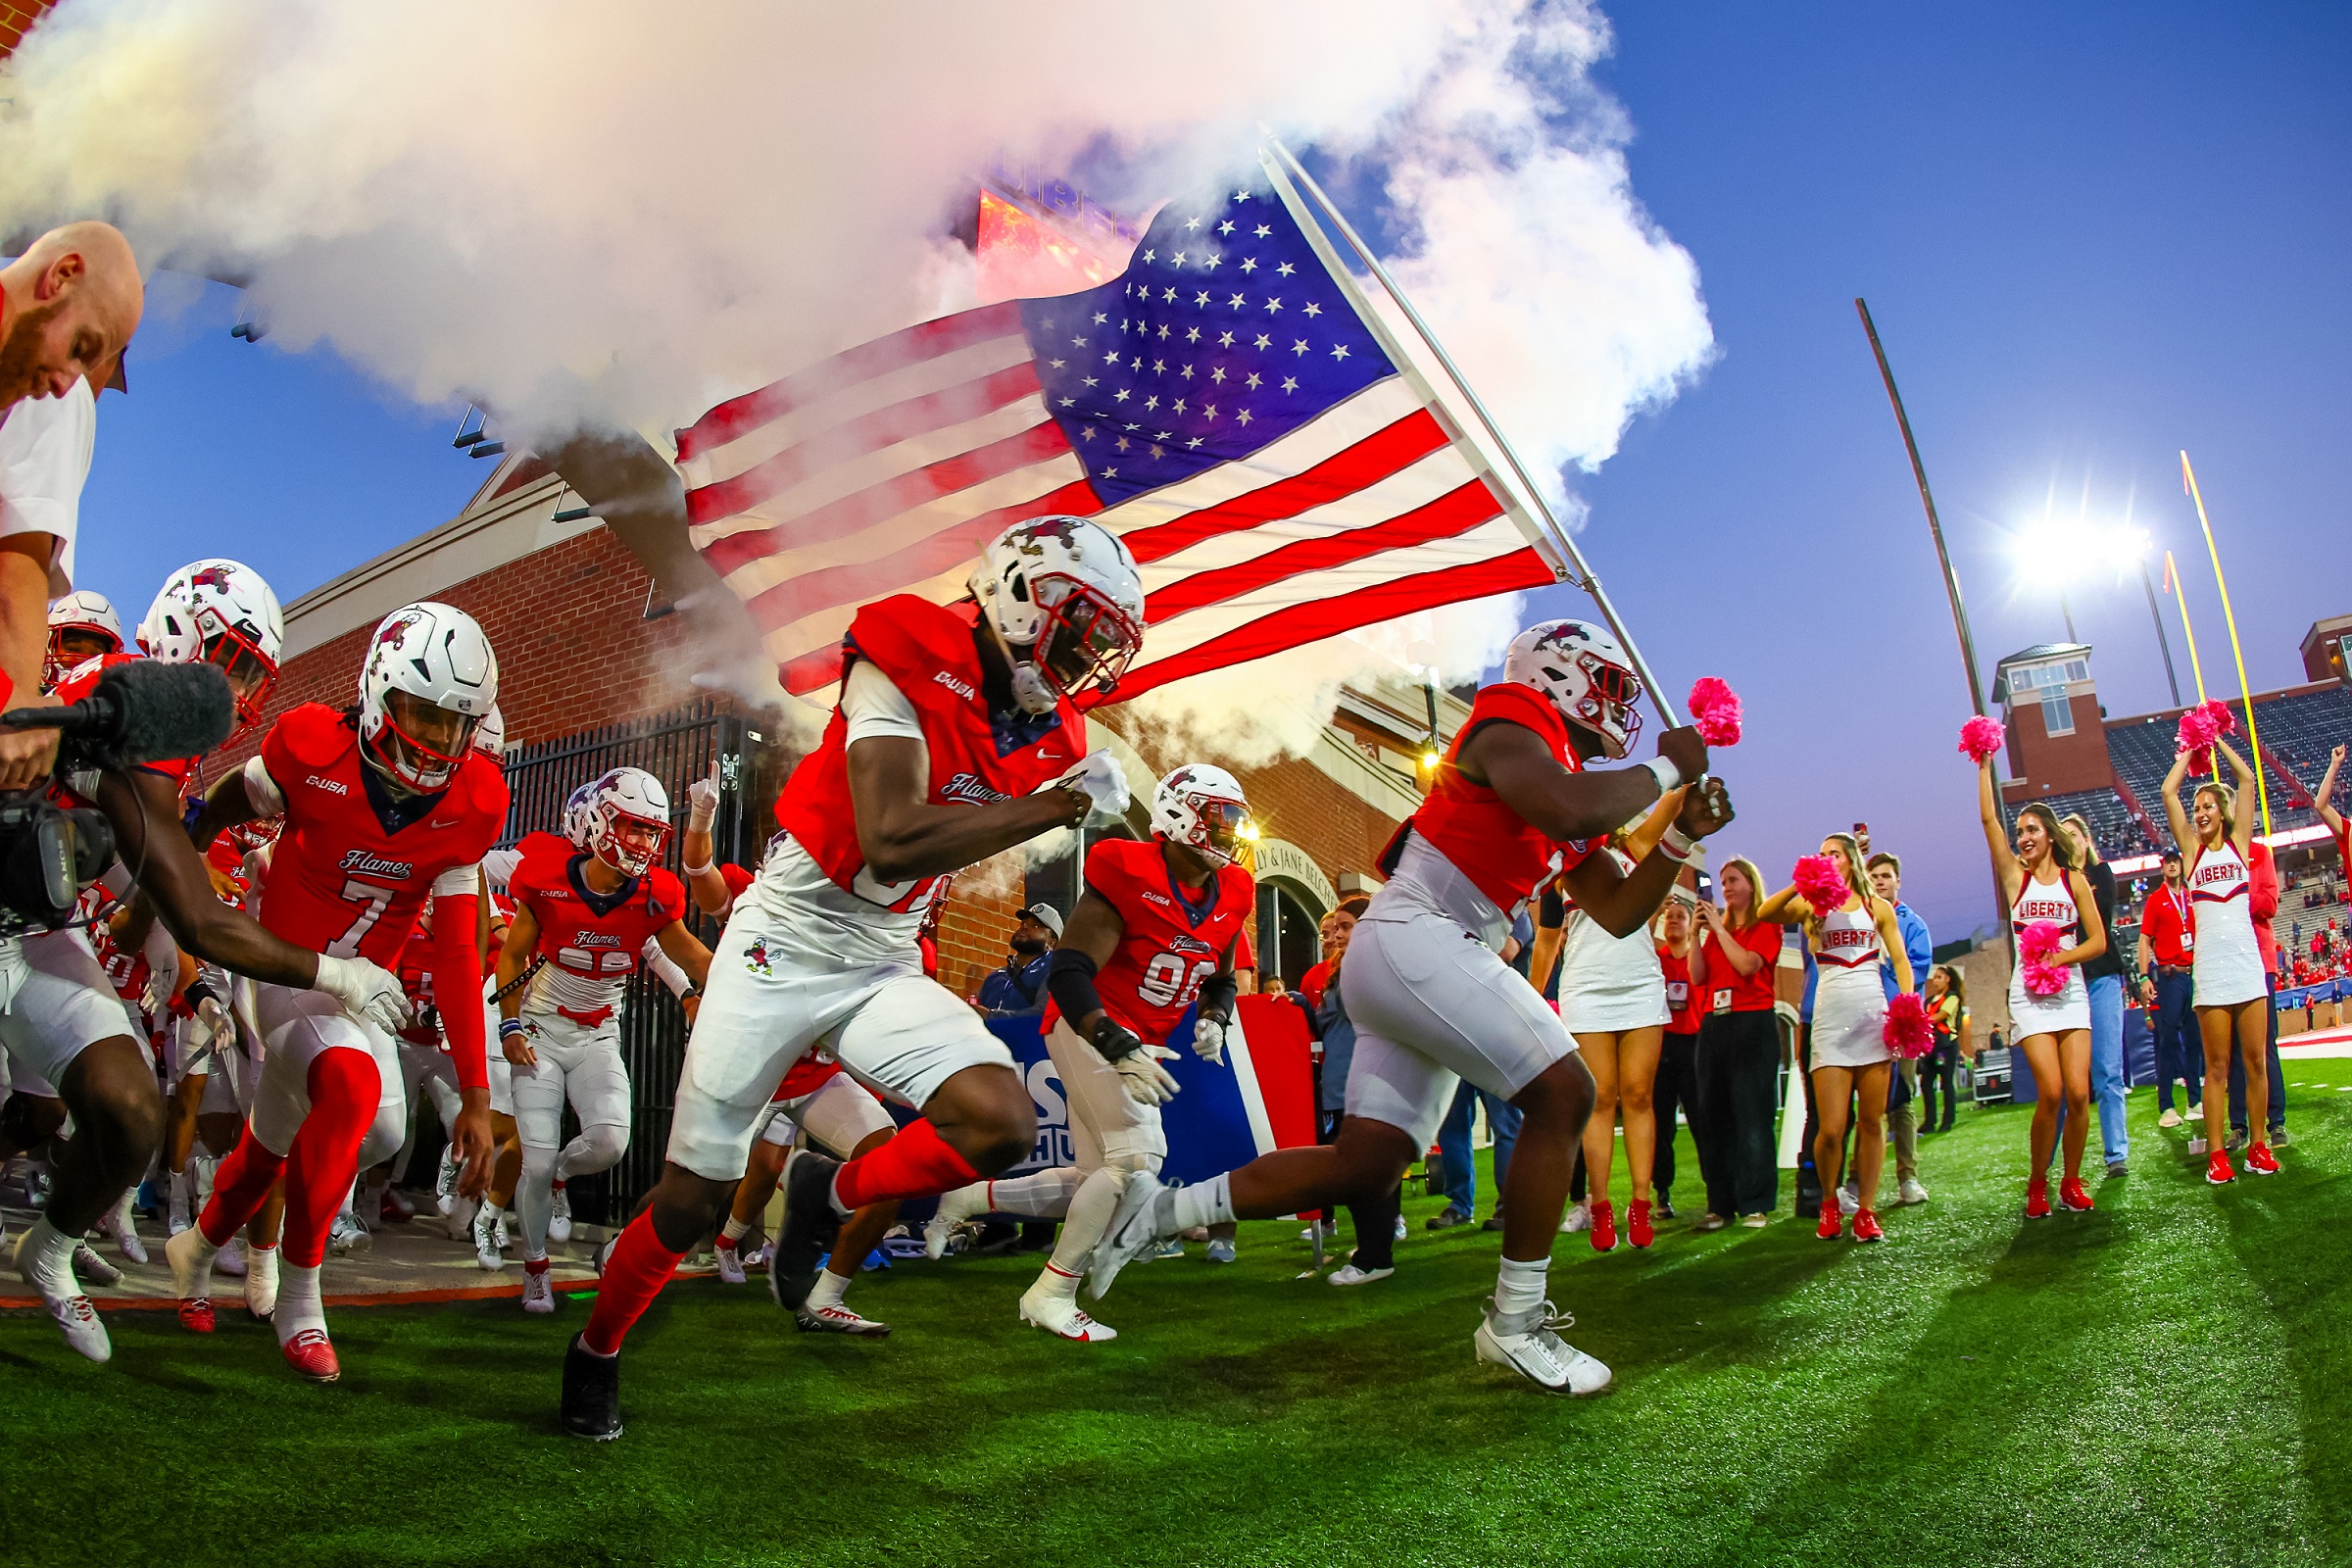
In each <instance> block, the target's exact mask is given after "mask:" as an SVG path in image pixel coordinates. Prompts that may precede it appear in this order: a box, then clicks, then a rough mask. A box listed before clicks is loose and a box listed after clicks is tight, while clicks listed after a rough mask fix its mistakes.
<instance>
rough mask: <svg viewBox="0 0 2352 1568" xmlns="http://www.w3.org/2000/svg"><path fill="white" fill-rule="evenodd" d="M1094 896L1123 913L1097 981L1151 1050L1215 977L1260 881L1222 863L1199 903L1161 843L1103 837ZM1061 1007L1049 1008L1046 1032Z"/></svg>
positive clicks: (1092, 878) (1092, 867)
mask: <svg viewBox="0 0 2352 1568" xmlns="http://www.w3.org/2000/svg"><path fill="white" fill-rule="evenodd" d="M1086 886H1087V891H1088V892H1090V893H1092V894H1094V895H1095V896H1096V897H1098V898H1100V899H1103V900H1104V901H1106V902H1107V903H1108V904H1109V905H1110V907H1112V908H1114V909H1116V910H1118V911H1119V921H1120V924H1121V925H1122V926H1123V927H1124V928H1125V929H1124V930H1122V931H1121V933H1120V935H1119V945H1118V946H1117V947H1116V948H1114V949H1113V950H1111V955H1110V961H1109V962H1108V963H1106V964H1104V965H1103V967H1102V969H1101V971H1100V972H1098V973H1097V974H1096V976H1095V991H1096V994H1097V995H1099V996H1100V997H1102V999H1103V1010H1104V1011H1105V1012H1107V1013H1109V1014H1110V1015H1111V1016H1112V1017H1113V1018H1116V1019H1117V1020H1118V1021H1119V1022H1121V1023H1123V1024H1125V1025H1126V1026H1127V1027H1128V1028H1130V1029H1132V1030H1134V1031H1135V1032H1136V1033H1137V1034H1138V1035H1140V1036H1142V1037H1143V1039H1144V1040H1145V1041H1146V1042H1147V1043H1148V1044H1151V1045H1155V1046H1158V1045H1165V1044H1167V1040H1168V1035H1169V1032H1170V1031H1172V1030H1173V1029H1174V1028H1175V1027H1176V1025H1177V1022H1178V1021H1179V1020H1180V1019H1182V1018H1183V1017H1184V1013H1185V1009H1186V1008H1188V1007H1190V1006H1191V1005H1193V1001H1194V999H1195V998H1197V997H1198V996H1199V995H1200V994H1201V982H1203V981H1205V980H1206V979H1207V978H1208V977H1209V976H1210V975H1212V974H1215V973H1216V972H1217V970H1218V968H1219V967H1220V966H1221V964H1222V963H1223V960H1224V957H1225V955H1226V953H1227V952H1228V951H1230V950H1231V949H1232V948H1233V946H1234V942H1235V939H1236V938H1238V937H1239V936H1240V935H1241V932H1242V922H1243V921H1244V920H1247V919H1249V918H1250V904H1251V902H1252V901H1253V900H1254V899H1255V897H1256V893H1257V879H1256V878H1254V877H1252V876H1251V875H1250V873H1249V872H1247V871H1245V870H1243V869H1242V868H1241V867H1240V866H1238V865H1227V866H1220V867H1219V868H1218V870H1217V873H1216V875H1214V876H1212V877H1210V878H1209V879H1208V886H1207V888H1205V889H1204V890H1203V891H1202V896H1201V902H1200V903H1199V904H1197V905H1196V904H1193V903H1190V902H1188V901H1187V898H1186V895H1185V893H1184V890H1183V889H1182V888H1181V887H1179V886H1178V885H1177V882H1176V874H1175V873H1174V872H1173V871H1171V870H1170V869H1169V868H1168V860H1167V857H1166V856H1165V855H1163V854H1162V853H1161V852H1160V847H1159V841H1158V840H1157V839H1152V840H1149V841H1146V842H1142V843H1139V842H1137V841H1136V840H1134V839H1104V840H1103V842H1101V843H1100V844H1097V845H1096V846H1095V847H1094V848H1093V849H1091V850H1089V851H1087V852H1086ZM1058 1016H1060V1009H1059V1008H1057V1007H1056V1006H1055V1005H1054V1004H1053V1002H1052V1001H1050V1000H1049V1001H1048V1002H1047V1004H1046V1016H1045V1027H1046V1028H1048V1029H1051V1028H1053V1027H1054V1019H1055V1018H1056V1017H1058Z"/></svg>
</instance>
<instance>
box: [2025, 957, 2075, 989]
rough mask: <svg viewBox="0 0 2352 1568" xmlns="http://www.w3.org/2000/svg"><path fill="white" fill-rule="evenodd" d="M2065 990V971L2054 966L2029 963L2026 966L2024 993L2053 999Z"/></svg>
mask: <svg viewBox="0 0 2352 1568" xmlns="http://www.w3.org/2000/svg"><path fill="white" fill-rule="evenodd" d="M2065 989H2066V971H2065V970H2064V969H2061V968H2059V967H2058V966H2057V965H2055V964H2049V963H2029V964H2027V965H2026V993H2027V994H2028V995H2029V996H2035V997H2054V996H2056V995H2058V993H2059V992H2061V991H2064V990H2065Z"/></svg>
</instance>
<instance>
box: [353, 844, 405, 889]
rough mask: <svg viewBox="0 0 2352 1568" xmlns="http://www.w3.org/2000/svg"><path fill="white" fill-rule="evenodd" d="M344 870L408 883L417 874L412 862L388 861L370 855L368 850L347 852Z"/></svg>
mask: <svg viewBox="0 0 2352 1568" xmlns="http://www.w3.org/2000/svg"><path fill="white" fill-rule="evenodd" d="M343 869H344V870H346V871H357V872H359V873H360V874H361V875H362V876H380V877H385V878H388V879H389V880H391V881H394V882H406V881H407V880H408V879H409V878H410V877H412V876H415V875H416V874H417V867H416V865H415V863H414V862H412V861H408V860H387V859H385V858H382V857H381V856H376V855H370V854H368V852H367V851H366V850H349V851H346V852H345V853H344V856H343Z"/></svg>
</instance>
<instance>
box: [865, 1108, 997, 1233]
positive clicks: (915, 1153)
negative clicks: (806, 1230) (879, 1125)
mask: <svg viewBox="0 0 2352 1568" xmlns="http://www.w3.org/2000/svg"><path fill="white" fill-rule="evenodd" d="M979 1179H980V1173H979V1172H978V1171H976V1170H974V1169H972V1163H971V1161H970V1160H968V1159H965V1158H964V1157H963V1156H962V1155H961V1154H958V1153H957V1152H956V1151H955V1150H953V1149H951V1148H949V1147H948V1141H947V1140H946V1139H944V1138H942V1137H940V1136H939V1130H938V1129H937V1128H935V1127H933V1126H932V1125H931V1124H930V1123H929V1122H927V1121H918V1122H915V1123H913V1124H912V1125H910V1126H907V1127H903V1128H901V1129H899V1133H898V1136H896V1137H894V1138H893V1139H891V1141H890V1142H889V1143H887V1144H884V1145H883V1146H882V1147H881V1148H880V1149H877V1150H875V1151H874V1152H872V1153H870V1154H860V1155H858V1157H857V1158H856V1159H853V1160H851V1161H849V1162H848V1163H847V1164H845V1165H843V1166H842V1167H841V1169H840V1170H838V1171H836V1172H834V1175H833V1206H834V1207H836V1208H838V1209H840V1210H841V1211H842V1212H843V1213H845V1214H849V1213H855V1212H856V1211H857V1210H858V1209H861V1208H863V1207H864V1206H865V1205H866V1204H868V1203H882V1202H888V1201H890V1200H892V1199H895V1198H932V1197H936V1196H937V1195H938V1194H941V1193H945V1192H952V1191H954V1190H955V1189H956V1188H958V1187H962V1186H965V1185H967V1184H969V1183H971V1182H976V1181H978V1180H979Z"/></svg>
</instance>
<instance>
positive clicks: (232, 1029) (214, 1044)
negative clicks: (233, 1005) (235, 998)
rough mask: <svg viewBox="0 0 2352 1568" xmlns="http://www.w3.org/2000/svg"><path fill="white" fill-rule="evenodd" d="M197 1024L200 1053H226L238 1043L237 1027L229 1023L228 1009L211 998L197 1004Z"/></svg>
mask: <svg viewBox="0 0 2352 1568" xmlns="http://www.w3.org/2000/svg"><path fill="white" fill-rule="evenodd" d="M196 1024H197V1029H198V1032H199V1035H200V1038H199V1039H198V1040H197V1042H196V1048H197V1049H198V1050H199V1051H225V1050H227V1049H228V1048H229V1047H230V1046H232V1045H234V1044H235V1043H236V1039H237V1026H236V1025H235V1024H233V1023H231V1022H229V1021H228V1009H227V1008H226V1007H223V1006H221V1004H220V1003H218V1002H215V1001H214V1000H213V999H212V998H210V997H207V998H205V999H204V1000H203V1001H202V1002H199V1003H198V1004H196Z"/></svg>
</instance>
